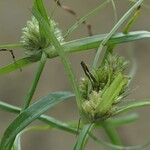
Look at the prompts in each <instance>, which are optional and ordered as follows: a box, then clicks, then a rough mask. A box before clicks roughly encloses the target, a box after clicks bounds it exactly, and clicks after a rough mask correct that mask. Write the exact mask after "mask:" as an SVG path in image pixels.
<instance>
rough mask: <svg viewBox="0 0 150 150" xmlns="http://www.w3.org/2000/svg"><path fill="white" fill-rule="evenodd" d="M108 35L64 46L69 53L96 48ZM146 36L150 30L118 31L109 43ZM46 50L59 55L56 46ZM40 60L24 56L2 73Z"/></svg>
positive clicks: (5, 68) (53, 54) (68, 43)
mask: <svg viewBox="0 0 150 150" xmlns="http://www.w3.org/2000/svg"><path fill="white" fill-rule="evenodd" d="M106 37H107V34H99V35H94V36H91V37H86V38H81V39H77V40H73V41H69V42H66V43H63V44H62V47H63V48H64V51H66V52H68V53H73V52H79V51H85V50H89V49H94V48H98V47H99V44H100V43H101V42H102V41H103V40H104V39H105V38H106ZM144 38H150V32H148V31H134V32H129V33H128V34H123V33H117V34H115V35H114V36H112V37H111V39H110V40H109V41H108V43H107V44H120V43H125V42H131V41H136V40H140V39H144ZM45 51H46V53H47V54H48V56H49V58H55V57H57V56H58V53H57V52H56V50H55V49H54V48H53V49H52V48H51V47H49V48H47V49H45ZM38 60H39V59H38V58H35V59H34V60H33V58H31V57H25V58H22V59H20V60H18V61H16V63H12V64H9V65H7V66H3V67H1V68H0V75H1V74H7V73H10V72H12V71H15V70H17V69H19V68H23V67H25V66H27V65H30V64H32V63H33V62H36V61H38ZM16 64H17V65H16Z"/></svg>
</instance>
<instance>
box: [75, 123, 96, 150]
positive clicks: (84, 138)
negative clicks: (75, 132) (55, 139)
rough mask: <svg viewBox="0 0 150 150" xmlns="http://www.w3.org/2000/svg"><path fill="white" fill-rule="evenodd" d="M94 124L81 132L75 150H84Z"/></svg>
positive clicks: (85, 127) (84, 127)
mask: <svg viewBox="0 0 150 150" xmlns="http://www.w3.org/2000/svg"><path fill="white" fill-rule="evenodd" d="M93 126H94V124H87V125H85V126H83V128H82V130H81V131H80V134H79V137H78V139H77V142H76V144H75V146H74V150H83V149H84V147H85V144H86V142H87V138H88V137H89V133H90V131H91V130H92V128H93Z"/></svg>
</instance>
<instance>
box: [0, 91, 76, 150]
mask: <svg viewBox="0 0 150 150" xmlns="http://www.w3.org/2000/svg"><path fill="white" fill-rule="evenodd" d="M72 96H74V95H73V94H72V93H70V92H56V93H50V94H49V95H48V96H46V97H43V98H41V99H40V100H39V101H38V102H36V103H34V104H32V105H31V106H30V107H28V108H27V109H26V110H24V111H22V112H21V113H20V114H19V116H18V117H17V118H16V119H15V120H14V121H13V122H12V123H11V124H10V125H9V127H8V128H7V129H6V131H5V133H4V135H3V137H2V140H1V143H0V149H1V150H10V149H11V147H12V145H13V142H14V140H15V137H16V135H17V134H18V133H19V132H21V131H22V130H23V129H24V128H25V127H26V126H28V125H29V124H30V123H31V122H33V121H34V120H35V119H37V118H38V117H39V116H40V115H42V114H43V113H44V112H45V111H47V110H48V109H49V108H51V107H54V106H55V105H56V104H58V103H60V102H62V101H65V100H66V99H68V98H70V97H72Z"/></svg>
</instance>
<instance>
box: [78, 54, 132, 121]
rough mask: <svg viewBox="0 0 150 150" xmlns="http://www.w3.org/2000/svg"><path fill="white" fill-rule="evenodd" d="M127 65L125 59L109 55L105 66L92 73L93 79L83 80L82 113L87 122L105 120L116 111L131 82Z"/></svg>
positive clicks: (81, 90)
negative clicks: (127, 74) (127, 72)
mask: <svg viewBox="0 0 150 150" xmlns="http://www.w3.org/2000/svg"><path fill="white" fill-rule="evenodd" d="M127 64H128V62H127V61H126V60H125V59H124V58H123V57H120V56H118V55H115V54H108V56H107V58H106V59H105V62H104V64H103V65H102V66H100V67H99V68H97V69H95V70H92V71H91V76H92V77H91V78H90V77H85V78H83V79H82V80H81V83H80V92H81V96H82V101H83V103H82V108H83V110H82V111H83V113H84V116H85V118H86V120H88V121H90V122H95V121H99V120H105V119H107V118H108V117H110V116H111V115H112V114H113V112H114V111H115V110H116V107H117V103H119V102H120V101H121V99H122V97H123V96H124V93H125V92H126V89H127V85H128V81H129V77H128V76H126V75H125V73H124V71H125V69H126V68H127ZM93 78H94V79H93ZM91 82H92V83H91ZM89 88H90V89H89Z"/></svg>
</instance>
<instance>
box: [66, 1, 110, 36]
mask: <svg viewBox="0 0 150 150" xmlns="http://www.w3.org/2000/svg"><path fill="white" fill-rule="evenodd" d="M109 2H110V0H106V1H104V2H103V3H102V4H99V5H98V7H96V8H95V9H93V10H92V11H90V12H89V13H87V14H86V15H85V16H83V17H81V18H80V19H79V20H78V21H77V22H76V23H75V24H74V25H72V26H71V27H70V28H69V29H68V31H67V32H66V34H65V35H64V38H65V37H67V36H68V35H69V34H71V33H72V32H73V31H74V30H75V29H76V28H77V27H78V26H79V25H80V24H82V23H83V22H84V21H86V20H87V18H89V17H90V16H92V15H95V14H96V13H97V12H98V11H99V10H100V9H102V8H104V7H105V6H106V5H107V4H108V3H109Z"/></svg>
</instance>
